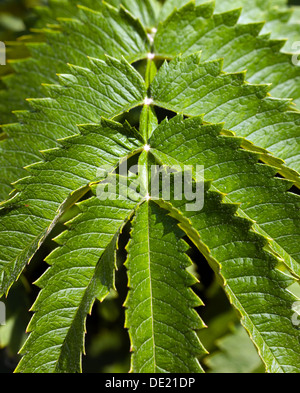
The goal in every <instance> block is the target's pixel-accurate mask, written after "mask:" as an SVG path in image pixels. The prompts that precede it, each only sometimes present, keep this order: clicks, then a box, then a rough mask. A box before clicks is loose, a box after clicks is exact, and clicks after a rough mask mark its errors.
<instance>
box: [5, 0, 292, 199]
mask: <svg viewBox="0 0 300 393" xmlns="http://www.w3.org/2000/svg"><path fill="white" fill-rule="evenodd" d="M121 3H122V4H123V6H125V7H127V8H128V9H129V10H130V11H131V12H132V13H133V14H134V15H135V16H137V17H139V18H140V19H141V20H142V21H143V23H145V24H148V23H150V21H151V26H153V23H154V20H155V18H154V15H156V14H157V11H155V10H157V9H158V8H159V6H158V4H157V3H156V2H155V1H151V2H150V1H147V2H146V3H145V2H140V1H137V0H131V1H128V0H127V1H125V2H121ZM171 3H172V2H171ZM185 3H186V2H182V3H180V4H179V3H178V4H177V3H176V4H173V3H172V4H171V6H170V7H171V8H170V12H172V10H173V7H174V5H180V6H182V5H184V4H185ZM50 4H51V8H50V9H47V8H44V10H46V9H47V10H48V13H50V14H51V12H52V11H51V10H53V11H54V10H56V11H55V12H54V14H55V15H56V12H57V15H58V12H59V10H58V8H59V7H58V6H57V4H56V2H55V1H54V2H53V3H50ZM76 4H77V3H76V2H74V1H70V2H67V3H64V4H63V6H62V7H61V8H64V10H65V11H64V12H63V13H62V16H66V15H68V13H69V14H70V15H73V17H72V18H70V17H67V18H60V19H59V26H60V27H59V30H57V28H55V29H52V30H50V29H49V28H48V29H46V30H44V31H43V34H44V35H45V36H46V39H47V43H42V44H41V43H38V44H28V45H29V47H30V50H31V52H32V56H33V58H31V59H28V60H24V61H21V62H14V63H13V64H12V65H13V67H14V68H15V71H16V72H17V73H16V74H14V75H11V76H9V77H8V78H7V79H5V80H4V82H5V83H6V84H7V86H8V87H9V90H7V91H6V90H2V92H1V94H2V98H3V103H5V104H4V107H3V111H4V113H5V116H6V114H7V113H8V112H9V111H10V110H11V109H17V108H18V107H20V108H21V107H22V106H23V104H21V102H22V101H23V100H24V98H27V97H30V96H31V97H39V96H43V95H44V92H43V90H42V89H41V87H40V84H41V83H53V82H56V77H55V74H56V73H57V72H60V73H62V72H68V69H67V67H66V63H67V62H68V63H73V64H76V65H77V66H84V67H90V64H89V62H88V59H87V55H89V56H92V57H97V58H103V56H104V55H105V54H109V55H111V56H115V57H117V58H119V57H120V55H124V56H125V57H126V58H127V59H128V60H129V61H136V60H138V59H142V58H147V56H148V53H149V52H150V50H151V48H150V43H151V41H152V40H153V34H154V33H153V32H152V33H150V38H149V37H148V36H149V34H148V36H147V34H146V30H145V29H144V28H143V27H142V25H141V24H140V22H139V21H138V20H135V19H134V18H133V17H132V16H130V14H129V13H128V12H126V11H125V10H124V9H123V8H122V7H121V8H120V10H119V11H117V10H116V9H115V8H113V7H111V6H110V5H108V4H106V3H105V2H104V3H102V2H100V3H95V4H94V3H93V4H91V2H90V1H88V0H86V1H81V4H82V5H83V6H80V7H76ZM167 4H168V2H166V3H165V6H164V8H165V7H167ZM112 5H114V6H118V5H120V2H119V1H117V2H112ZM86 6H87V7H91V8H93V9H94V10H95V11H96V12H95V11H93V10H91V9H88V8H86ZM57 7H58V8H57ZM230 7H231V6H229V9H230ZM213 9H214V6H213V3H209V4H205V5H202V6H199V7H196V8H195V6H194V3H193V2H191V3H189V4H188V5H187V6H186V7H184V8H183V9H181V10H180V11H179V12H178V13H176V12H175V13H173V14H172V15H171V16H170V18H168V19H167V21H166V22H163V23H162V24H160V25H159V26H158V32H157V34H156V35H155V37H154V53H155V55H156V56H158V57H160V56H161V53H160V52H163V56H166V57H167V58H169V57H170V56H171V57H173V56H174V55H177V54H178V52H186V50H188V51H193V50H196V49H203V52H204V53H203V56H204V57H203V58H204V59H209V58H211V57H212V58H215V56H217V55H218V56H219V57H223V56H224V57H225V68H224V69H225V70H226V71H229V72H232V71H234V72H235V71H242V70H244V69H245V68H247V69H249V73H248V75H249V78H250V79H249V80H250V81H251V82H253V83H261V82H264V83H272V89H270V91H271V92H272V93H274V94H275V95H277V96H279V97H292V98H294V99H295V100H296V101H295V102H297V99H298V92H299V88H298V79H299V75H298V74H299V67H295V66H294V65H292V64H291V56H288V55H284V54H280V52H279V51H280V49H281V46H282V44H283V43H282V42H279V41H278V42H277V41H269V40H268V37H265V36H264V37H263V36H261V37H259V36H258V34H259V31H260V29H261V27H262V24H261V23H258V24H252V25H245V26H240V25H237V24H236V23H237V19H238V16H239V12H237V11H232V12H227V13H224V14H220V15H213ZM46 13H47V12H46ZM57 15H56V16H57ZM56 16H53V18H55V17H56ZM166 16H167V14H166ZM44 18H45V21H46V19H47V16H45V15H44ZM192 20H193V21H192ZM193 23H196V25H197V28H196V29H195V28H194V29H193V31H191V26H192V25H193ZM186 29H188V30H187V31H186ZM174 32H175V36H174ZM183 32H184V33H185V34H184V37H183V36H182V33H183ZM124 34H126V36H125V35H124ZM187 36H190V37H191V38H192V39H193V44H191V40H190V39H187V38H186V37H187ZM109 37H113V39H111V38H110V39H109ZM219 37H224V38H223V39H222V40H220V38H219ZM170 38H171V41H170ZM211 41H212V42H214V45H211V44H210V42H211ZM224 41H225V42H224ZM237 43H238V45H237ZM250 43H251V44H250ZM174 44H175V45H174ZM173 45H174V46H173ZM216 45H217V46H216ZM82 47H84V51H83V50H82V49H81V48H82ZM172 48H173V49H172ZM250 49H251V50H250ZM176 50H177V52H176ZM164 52H166V53H164ZM214 52H215V53H214ZM258 58H260V59H263V61H258ZM226 59H227V60H226ZM283 64H284V67H283ZM271 69H272V71H273V72H270V70H271ZM291 81H293V83H291ZM16 86H17V88H16ZM8 95H9V96H8ZM46 95H47V94H46ZM11 97H14V99H15V98H16V100H17V101H18V102H16V101H14V102H12V106H11V107H10V109H9V110H7V104H6V103H9V102H11ZM288 109H289V105H288V102H286V103H284V102H283V101H282V102H281V106H280V105H279V104H278V107H277V111H282V112H284V111H286V110H288ZM264 110H269V111H272V112H273V108H267V109H264ZM281 116H284V115H283V113H282V114H281ZM291 116H292V115H290V114H289V115H286V117H287V119H285V120H284V121H285V122H287V123H288V122H289V121H290V120H291V119H290V118H291ZM269 117H270V116H269ZM10 119H11V118H10ZM3 120H8V119H6V117H4V118H3ZM276 121H277V120H276ZM291 121H293V122H296V119H295V118H294V119H292V120H291ZM278 122H279V123H281V120H278ZM268 127H271V128H272V131H273V130H275V129H276V131H277V127H276V124H271V125H270V124H268ZM287 127H288V128H290V127H289V126H287ZM243 128H244V127H243ZM265 130H266V129H265ZM293 130H295V129H294V127H292V128H291V131H289V132H290V133H289V134H287V136H286V137H287V138H289V137H290V136H291V135H292V139H291V140H289V143H294V144H295V148H296V150H297V147H298V142H297V139H296V138H295V137H294V134H293ZM255 131H256V130H255ZM265 132H266V131H265ZM283 132H285V133H286V132H287V131H286V130H283V131H281V133H283ZM242 136H247V137H249V138H250V139H251V140H252V139H254V138H253V135H249V134H247V135H245V134H244V133H243V134H242ZM4 137H7V135H5V134H4ZM48 137H49V138H51V137H52V135H51V134H49V135H48ZM44 141H45V140H44V139H39V140H38V142H37V143H35V144H34V145H33V144H31V146H30V153H31V151H34V152H36V154H37V155H38V150H43V149H46V148H48V147H47V146H45V145H44ZM255 141H256V142H257V144H258V146H260V147H262V146H261V145H260V143H261V140H260V138H258V137H256V138H255ZM256 142H255V143H256ZM272 142H273V141H272ZM22 143H23V141H22ZM6 145H7V146H6V147H5V148H4V155H5V151H7V154H10V153H11V150H12V149H13V147H12V146H11V145H10V143H9V142H8V143H7V144H6ZM272 147H273V146H272ZM271 150H272V152H275V154H277V153H278V152H281V150H282V145H281V143H280V140H279V141H278V140H276V141H275V147H274V148H272V149H271ZM289 150H290V151H292V150H293V147H292V148H290V149H289ZM25 156H26V155H25ZM30 156H31V154H30ZM27 157H28V155H27ZM280 157H281V156H280ZM282 157H283V158H286V155H284V154H283V155H282ZM296 157H297V156H296ZM296 157H292V158H291V157H288V159H289V163H290V165H291V166H292V167H294V168H295V166H294V162H295V161H296ZM28 158H29V157H28ZM32 162H34V160H28V161H27V162H25V163H24V162H21V163H20V169H19V170H20V172H18V171H17V168H16V167H15V168H14V170H13V171H11V173H8V172H7V169H6V166H4V171H5V172H6V176H7V181H8V186H7V187H5V188H3V190H4V191H3V194H2V198H5V197H6V195H7V192H8V190H9V184H10V183H12V182H13V181H15V180H17V179H18V178H20V177H21V176H22V168H21V167H23V166H24V165H29V164H30V163H32ZM284 175H285V174H284ZM0 195H1V194H0Z"/></svg>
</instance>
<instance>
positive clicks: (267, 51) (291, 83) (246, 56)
mask: <svg viewBox="0 0 300 393" xmlns="http://www.w3.org/2000/svg"><path fill="white" fill-rule="evenodd" d="M240 13H241V10H240V9H236V10H233V11H229V12H228V11H227V12H224V13H222V14H216V13H214V3H206V4H204V5H201V6H199V7H195V4H194V3H193V2H189V3H188V4H187V5H186V6H184V7H183V8H181V9H180V10H179V11H176V12H173V13H172V14H171V15H170V17H169V18H168V19H167V20H166V21H164V22H163V23H161V24H160V25H159V27H158V31H157V33H156V35H155V39H154V47H155V52H156V53H157V55H158V56H163V57H166V58H173V57H176V56H177V55H178V53H181V54H182V55H184V56H186V55H189V54H192V53H195V52H197V51H200V50H201V51H202V60H203V61H207V60H214V59H220V58H224V65H223V69H224V71H226V72H239V71H244V70H247V81H248V82H250V83H254V84H258V83H269V84H272V85H271V86H270V90H269V92H270V94H271V95H273V96H274V97H278V98H293V99H294V101H295V103H296V105H299V103H300V101H299V99H300V68H299V67H296V66H295V65H293V64H292V61H291V60H292V59H291V55H288V54H283V53H280V50H281V48H282V46H283V45H284V41H276V40H270V39H269V36H268V35H267V36H266V35H259V33H260V31H261V29H262V28H263V23H257V22H258V21H259V19H256V20H255V22H256V23H249V24H245V25H243V24H237V22H238V20H239V17H240Z"/></svg>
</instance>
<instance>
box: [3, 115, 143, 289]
mask: <svg viewBox="0 0 300 393" xmlns="http://www.w3.org/2000/svg"><path fill="white" fill-rule="evenodd" d="M79 130H80V132H81V134H80V135H78V136H74V137H71V138H66V139H64V140H61V141H60V146H61V148H60V149H58V148H57V149H52V150H49V151H47V152H44V156H45V161H44V162H40V163H37V164H34V165H32V166H30V167H29V168H28V171H30V173H31V176H28V177H26V178H24V179H22V180H20V181H19V182H18V183H17V184H16V188H17V191H18V192H17V193H16V194H15V195H14V196H13V197H12V198H11V199H10V200H8V201H7V202H4V203H2V204H1V205H0V229H1V240H0V277H1V280H0V288H1V289H0V293H1V294H3V293H5V292H7V291H8V289H9V288H10V286H11V285H12V284H13V282H14V281H15V280H16V279H17V278H18V276H19V275H20V273H21V272H22V270H23V269H24V267H25V266H26V264H27V263H28V261H30V259H31V258H32V256H33V254H34V253H35V252H36V250H37V248H39V246H40V244H41V242H42V241H43V240H44V239H45V237H46V236H47V235H48V234H49V233H50V231H51V229H52V228H53V227H54V225H55V224H56V222H57V220H58V219H59V218H60V216H61V215H62V214H63V213H64V211H65V210H66V209H68V208H69V206H70V205H72V204H74V203H75V202H77V201H78V200H79V199H80V198H81V197H82V196H83V195H84V194H85V193H86V192H87V191H88V190H89V184H90V183H91V182H94V181H99V180H101V179H103V178H105V177H106V174H105V173H103V168H106V167H107V166H108V167H109V168H115V167H117V166H118V164H119V162H120V161H121V160H122V159H124V158H126V157H127V156H128V155H132V154H133V152H135V150H138V149H139V146H140V145H141V143H140V142H139V141H138V140H137V139H136V138H135V136H134V134H133V130H132V128H130V127H129V126H126V125H125V126H122V125H120V124H118V123H114V122H112V121H107V120H104V119H103V120H102V122H101V124H99V125H92V124H91V125H86V126H82V127H80V128H79ZM99 170H101V171H99Z"/></svg>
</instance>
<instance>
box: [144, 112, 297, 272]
mask: <svg viewBox="0 0 300 393" xmlns="http://www.w3.org/2000/svg"><path fill="white" fill-rule="evenodd" d="M221 131H222V126H221V125H219V126H216V125H204V124H203V120H202V118H201V117H198V118H196V117H194V118H191V119H188V120H185V121H184V120H183V118H182V116H177V117H175V118H173V119H172V120H170V121H169V122H168V121H164V122H163V123H161V124H160V125H159V126H158V128H157V129H156V130H155V131H154V133H153V135H152V137H151V139H150V145H151V148H152V149H151V151H152V153H153V154H154V155H155V156H156V157H157V158H158V160H159V161H160V162H161V163H162V164H164V165H168V166H174V165H179V166H180V167H182V168H183V167H184V165H192V166H193V168H194V171H195V172H196V166H197V165H199V166H200V165H203V166H204V178H205V179H206V180H213V183H212V188H213V189H215V190H217V191H219V192H220V193H223V194H224V195H226V197H225V201H226V202H229V203H236V204H239V210H238V213H239V214H240V215H241V216H242V217H245V218H247V219H250V220H252V221H253V222H254V223H255V225H254V228H255V230H256V231H257V232H258V233H260V234H261V235H262V236H265V237H267V238H268V239H269V241H270V244H271V246H272V247H273V249H274V251H275V253H276V254H277V255H279V256H280V257H281V258H282V260H284V261H285V263H286V264H287V266H288V267H289V268H290V269H291V271H293V272H294V273H295V274H296V275H297V276H298V277H300V227H299V225H298V222H299V208H300V198H299V196H297V195H295V194H292V193H287V192H286V191H287V190H288V189H289V188H290V187H291V184H290V183H288V182H286V181H283V180H282V179H279V178H275V177H274V176H275V174H276V170H274V168H272V167H267V166H265V165H259V164H258V160H259V158H260V157H259V155H257V154H254V153H251V152H247V151H245V150H243V149H240V148H239V147H240V146H241V139H239V138H235V137H228V136H224V135H221V134H220V133H221ZM250 174H251V175H250ZM274 206H276V209H274ZM278 223H281V225H278Z"/></svg>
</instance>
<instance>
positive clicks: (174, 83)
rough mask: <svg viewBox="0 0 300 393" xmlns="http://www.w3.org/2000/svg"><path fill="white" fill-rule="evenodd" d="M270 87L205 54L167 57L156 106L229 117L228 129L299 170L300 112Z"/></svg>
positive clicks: (213, 118) (155, 88) (156, 85)
mask: <svg viewBox="0 0 300 393" xmlns="http://www.w3.org/2000/svg"><path fill="white" fill-rule="evenodd" d="M216 92H217V93H216ZM267 92H268V87H267V86H266V85H252V84H248V83H245V74H244V73H227V74H225V73H223V72H222V61H221V60H213V61H208V62H203V63H201V62H200V54H199V53H197V54H192V55H189V56H187V57H186V58H182V57H181V56H179V57H176V58H175V59H174V60H173V61H171V62H170V63H166V62H165V63H164V64H163V66H162V67H161V68H160V70H159V72H158V74H157V76H156V77H155V79H154V80H153V82H152V85H151V93H152V97H153V99H154V103H155V104H156V105H158V106H161V107H163V108H166V109H168V110H171V111H174V112H181V113H183V114H184V115H186V116H197V115H203V114H204V120H205V121H207V122H211V123H221V122H224V123H225V128H226V129H229V130H232V131H234V132H235V133H236V134H237V135H238V136H243V137H245V138H247V139H248V140H250V141H251V142H253V143H254V144H255V145H257V146H259V147H262V148H264V149H267V150H269V151H271V152H272V153H274V154H275V155H276V156H277V157H279V158H282V159H283V160H285V162H286V163H287V164H288V165H289V166H290V167H291V168H292V169H294V170H296V171H299V169H300V167H299V159H298V157H299V149H300V145H299V130H300V128H299V121H300V116H299V112H297V111H292V110H291V109H290V105H289V101H286V100H278V99H274V98H271V97H267ZM296 178H297V175H296Z"/></svg>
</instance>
